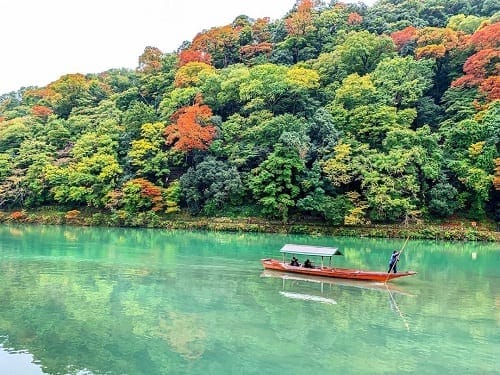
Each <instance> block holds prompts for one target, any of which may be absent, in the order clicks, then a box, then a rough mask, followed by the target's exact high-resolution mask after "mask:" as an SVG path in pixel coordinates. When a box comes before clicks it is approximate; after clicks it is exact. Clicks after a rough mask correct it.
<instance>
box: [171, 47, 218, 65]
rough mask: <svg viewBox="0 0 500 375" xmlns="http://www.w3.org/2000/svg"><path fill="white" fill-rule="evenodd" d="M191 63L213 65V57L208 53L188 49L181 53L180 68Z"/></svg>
mask: <svg viewBox="0 0 500 375" xmlns="http://www.w3.org/2000/svg"><path fill="white" fill-rule="evenodd" d="M190 62H200V63H205V64H207V65H210V64H211V63H212V56H210V54H209V53H208V52H205V51H196V50H193V49H186V50H182V51H181V52H179V66H184V65H186V64H187V63H190Z"/></svg>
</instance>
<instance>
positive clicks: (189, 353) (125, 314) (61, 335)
mask: <svg viewBox="0 0 500 375" xmlns="http://www.w3.org/2000/svg"><path fill="white" fill-rule="evenodd" d="M284 243H302V244H312V245H323V246H338V247H339V248H340V249H341V251H342V252H343V253H344V256H342V257H335V263H336V264H337V265H338V266H341V267H354V268H364V269H374V270H385V269H386V267H387V261H388V259H389V257H390V253H391V252H392V250H393V249H396V248H400V247H401V246H402V245H403V243H404V240H385V239H384V240H382V239H376V240H375V239H366V238H332V237H306V236H285V235H263V234H239V233H238V234H232V233H212V232H185V231H165V230H150V229H114V228H113V229H108V228H106V229H104V228H74V227H58V226H0V286H1V288H0V374H9V375H10V374H23V375H25V374H284V373H289V374H333V373H335V374H337V373H338V374H340V373H348V374H392V373H407V374H416V373H418V374H447V373H460V374H498V373H499V372H498V371H499V370H498V369H499V368H500V359H499V358H500V355H499V354H500V334H499V332H500V330H499V323H500V311H499V307H500V248H499V245H498V244H485V243H462V242H460V243H452V242H434V241H411V240H410V241H409V242H408V243H407V245H406V247H405V250H404V252H403V254H402V257H401V262H400V264H399V269H400V270H407V269H412V270H415V271H418V274H417V275H415V276H411V277H407V278H402V279H398V280H395V281H393V282H392V283H390V285H391V287H390V288H389V289H387V288H385V287H384V286H383V285H380V284H371V283H368V284H367V283H361V284H360V283H344V282H338V281H337V282H332V283H326V282H323V283H322V282H318V280H314V282H313V281H307V280H300V279H298V280H295V279H290V278H286V279H283V278H281V276H283V275H282V274H279V273H277V274H276V273H274V274H270V273H264V272H263V270H262V266H261V264H260V262H259V259H260V258H263V257H270V256H274V257H276V256H279V255H278V254H279V248H280V247H281V246H282V245H283V244H284Z"/></svg>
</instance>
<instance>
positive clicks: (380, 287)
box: [260, 269, 412, 296]
mask: <svg viewBox="0 0 500 375" xmlns="http://www.w3.org/2000/svg"><path fill="white" fill-rule="evenodd" d="M260 276H261V277H273V278H279V279H282V280H283V288H284V287H285V280H292V281H305V282H310V283H316V284H319V285H320V289H321V293H323V292H324V288H325V286H326V285H329V286H339V287H346V288H360V289H367V290H375V291H381V292H386V293H387V291H389V292H391V293H392V294H404V295H408V296H411V295H412V294H411V293H408V292H406V291H405V290H403V289H402V288H401V287H399V286H394V285H392V284H384V283H379V282H375V281H373V282H372V281H362V280H351V279H337V278H327V277H321V276H311V275H300V274H295V273H287V272H282V271H274V270H267V269H266V270H264V271H263V272H262V273H261V274H260Z"/></svg>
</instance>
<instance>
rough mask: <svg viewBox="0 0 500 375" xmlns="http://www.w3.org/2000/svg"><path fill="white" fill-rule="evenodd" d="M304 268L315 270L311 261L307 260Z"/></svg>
mask: <svg viewBox="0 0 500 375" xmlns="http://www.w3.org/2000/svg"><path fill="white" fill-rule="evenodd" d="M304 267H305V268H313V265H312V263H311V261H310V260H309V259H306V261H305V262H304Z"/></svg>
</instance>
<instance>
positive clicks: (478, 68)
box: [451, 22, 500, 101]
mask: <svg viewBox="0 0 500 375" xmlns="http://www.w3.org/2000/svg"><path fill="white" fill-rule="evenodd" d="M470 44H471V45H472V47H473V48H474V50H475V51H476V53H474V54H473V55H472V56H470V57H469V58H468V59H467V60H466V61H465V64H464V67H463V71H464V73H465V75H464V76H462V77H460V78H458V79H456V80H454V81H453V82H452V84H451V85H452V87H461V86H468V87H471V86H472V87H474V86H477V87H479V90H480V91H481V92H482V93H483V94H484V95H485V96H486V98H487V99H488V100H489V101H493V100H496V99H500V87H499V86H498V84H499V81H500V77H499V76H500V49H499V47H500V22H497V23H495V24H493V25H489V26H486V27H483V28H481V29H479V30H478V31H476V32H475V33H474V35H472V37H471V38H470Z"/></svg>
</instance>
